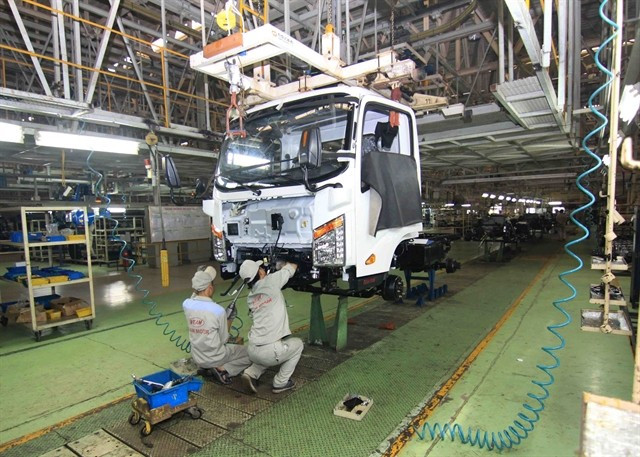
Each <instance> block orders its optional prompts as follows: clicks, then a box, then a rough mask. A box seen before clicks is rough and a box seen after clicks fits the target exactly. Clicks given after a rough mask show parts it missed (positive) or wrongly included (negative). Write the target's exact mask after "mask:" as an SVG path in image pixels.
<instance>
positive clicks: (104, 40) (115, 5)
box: [84, 0, 120, 104]
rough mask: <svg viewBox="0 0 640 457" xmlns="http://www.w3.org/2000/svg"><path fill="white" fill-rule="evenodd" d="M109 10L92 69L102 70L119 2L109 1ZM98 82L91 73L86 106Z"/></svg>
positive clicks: (94, 74)
mask: <svg viewBox="0 0 640 457" xmlns="http://www.w3.org/2000/svg"><path fill="white" fill-rule="evenodd" d="M110 2H111V9H110V10H109V17H107V27H108V28H109V30H107V31H105V33H103V34H102V39H101V40H100V46H99V47H98V54H97V55H96V62H95V64H94V65H93V68H94V69H96V70H99V69H101V68H102V60H103V59H104V55H105V53H106V51H107V45H108V44H109V38H110V37H111V30H113V23H114V22H115V20H116V14H117V12H118V7H119V6H120V0H110ZM97 82H98V73H97V72H93V73H91V77H90V78H89V84H88V85H87V95H86V97H85V99H84V101H85V102H86V103H88V104H91V102H92V101H93V93H94V91H95V89H96V83H97Z"/></svg>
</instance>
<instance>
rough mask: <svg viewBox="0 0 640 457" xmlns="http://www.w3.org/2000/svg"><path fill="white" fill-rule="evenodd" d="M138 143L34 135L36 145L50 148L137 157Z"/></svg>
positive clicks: (66, 134) (90, 137) (115, 139)
mask: <svg viewBox="0 0 640 457" xmlns="http://www.w3.org/2000/svg"><path fill="white" fill-rule="evenodd" d="M139 143H140V142H139V141H137V140H124V139H120V138H109V137H104V136H91V135H77V134H75V133H63V132H47V131H44V130H40V131H39V132H38V133H36V144H37V145H38V146H48V147H50V148H64V149H82V150H85V151H96V152H112V153H114V154H130V155H137V154H138V145H139Z"/></svg>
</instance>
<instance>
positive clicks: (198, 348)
mask: <svg viewBox="0 0 640 457" xmlns="http://www.w3.org/2000/svg"><path fill="white" fill-rule="evenodd" d="M215 278H216V270H215V269H214V268H213V267H211V266H209V267H207V268H206V269H205V270H199V271H196V274H194V275H193V278H192V279H191V286H192V288H193V290H194V293H193V294H192V295H191V298H188V299H186V300H185V301H184V302H183V303H182V308H183V309H184V314H185V316H186V317H187V324H188V326H189V340H190V341H191V357H192V358H193V361H194V362H195V363H196V365H198V367H200V368H201V369H204V370H205V371H207V372H208V373H209V374H211V375H212V376H213V377H214V378H215V379H217V380H218V381H219V382H220V383H222V384H230V383H231V379H230V378H231V377H232V376H237V375H238V374H240V373H241V372H242V371H243V370H244V369H245V368H247V367H248V368H247V370H249V372H250V373H252V374H253V373H262V371H259V370H260V369H256V368H255V367H251V366H250V365H251V360H249V355H248V353H247V348H246V347H245V346H241V345H237V344H230V343H227V340H228V339H229V327H230V326H231V322H232V321H233V320H234V319H235V309H232V310H225V309H224V308H223V307H222V306H220V305H219V304H217V303H216V302H214V301H213V300H212V299H211V297H212V296H213V293H214V292H215V286H214V285H213V280H214V279H215ZM228 314H231V315H228ZM252 369H253V370H254V371H251V370H252Z"/></svg>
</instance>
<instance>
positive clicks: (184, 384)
mask: <svg viewBox="0 0 640 457" xmlns="http://www.w3.org/2000/svg"><path fill="white" fill-rule="evenodd" d="M133 386H134V388H135V389H136V394H137V398H136V399H135V400H133V402H132V404H131V408H132V409H133V411H132V412H131V415H129V423H130V424H131V425H137V424H138V423H139V422H140V421H141V420H144V426H143V427H142V428H141V429H140V434H141V435H142V436H149V435H150V434H151V432H152V431H153V426H154V425H155V424H157V423H159V422H162V421H164V420H167V419H169V418H171V416H173V415H174V414H176V413H178V412H181V411H186V412H187V413H188V414H189V415H190V416H191V417H192V418H193V419H200V417H202V412H203V411H202V410H201V409H200V408H198V405H197V401H196V397H195V396H193V395H192V394H191V393H192V392H197V391H199V390H200V388H201V387H202V381H201V380H200V379H198V378H195V377H193V376H191V375H188V376H180V375H179V374H177V373H174V372H173V371H171V370H164V371H160V372H158V373H154V374H151V375H149V376H145V377H143V378H136V377H135V376H134V377H133Z"/></svg>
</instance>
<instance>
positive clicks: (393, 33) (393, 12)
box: [391, 3, 396, 50]
mask: <svg viewBox="0 0 640 457" xmlns="http://www.w3.org/2000/svg"><path fill="white" fill-rule="evenodd" d="M395 42H396V5H395V3H394V4H393V6H392V7H391V50H393V45H394V43H395Z"/></svg>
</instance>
